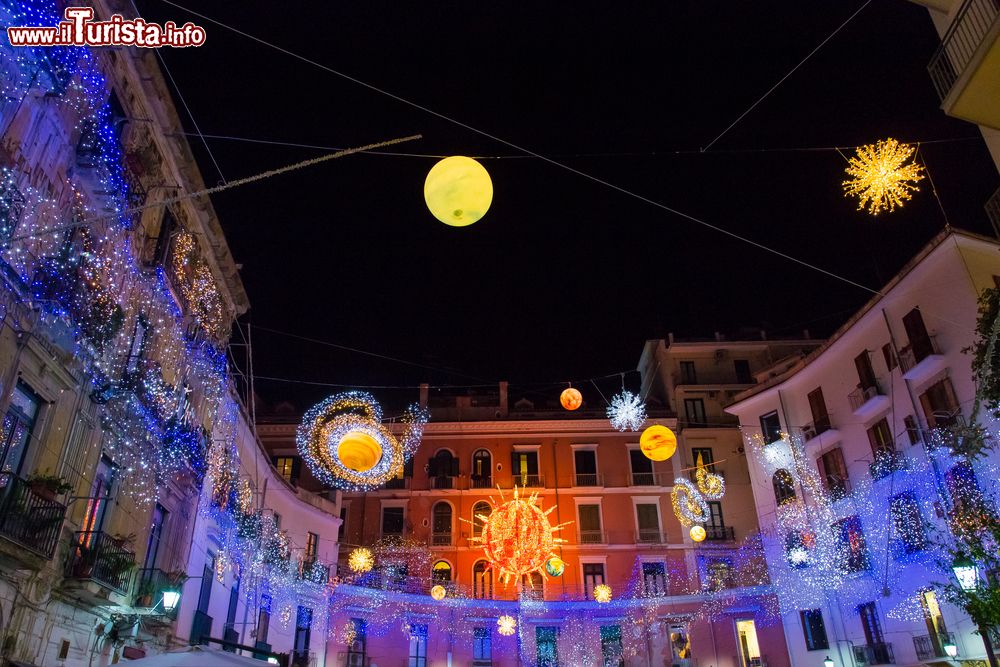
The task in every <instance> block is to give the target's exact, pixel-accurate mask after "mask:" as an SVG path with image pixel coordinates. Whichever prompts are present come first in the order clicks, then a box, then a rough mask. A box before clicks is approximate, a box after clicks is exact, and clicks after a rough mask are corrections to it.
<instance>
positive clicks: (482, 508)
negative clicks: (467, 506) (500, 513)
mask: <svg viewBox="0 0 1000 667" xmlns="http://www.w3.org/2000/svg"><path fill="white" fill-rule="evenodd" d="M492 513H493V507H491V506H490V504H489V503H488V502H486V501H485V500H480V501H479V502H478V503H476V504H475V505H473V506H472V536H473V537H479V536H481V535H482V534H483V526H484V525H485V522H484V521H483V520H482V519H480V518H479V517H481V516H485V517H489V515H490V514H492Z"/></svg>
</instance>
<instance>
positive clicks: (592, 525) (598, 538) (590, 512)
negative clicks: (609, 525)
mask: <svg viewBox="0 0 1000 667" xmlns="http://www.w3.org/2000/svg"><path fill="white" fill-rule="evenodd" d="M576 511H577V512H578V513H579V515H580V517H579V518H580V544H600V543H601V542H603V541H604V537H603V535H602V534H601V506H600V505H578V506H577V508H576Z"/></svg>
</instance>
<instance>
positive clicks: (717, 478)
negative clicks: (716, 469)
mask: <svg viewBox="0 0 1000 667" xmlns="http://www.w3.org/2000/svg"><path fill="white" fill-rule="evenodd" d="M694 478H695V481H696V482H697V483H698V490H699V491H701V493H702V495H703V496H705V497H706V498H708V499H709V500H721V499H722V496H724V495H726V480H724V479H723V478H722V475H716V474H715V473H711V472H708V471H706V470H705V469H704V468H698V470H696V471H695V473H694Z"/></svg>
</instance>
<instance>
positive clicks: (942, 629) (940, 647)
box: [920, 591, 948, 657]
mask: <svg viewBox="0 0 1000 667" xmlns="http://www.w3.org/2000/svg"><path fill="white" fill-rule="evenodd" d="M920 606H921V608H922V609H923V611H924V622H925V623H926V624H927V634H928V635H929V636H930V640H931V646H933V647H934V655H936V656H941V657H943V656H944V655H945V652H944V641H945V639H946V633H947V632H948V628H947V627H946V626H945V624H944V616H943V615H942V614H941V607H940V605H938V601H937V596H936V595H935V594H934V591H923V592H921V593H920Z"/></svg>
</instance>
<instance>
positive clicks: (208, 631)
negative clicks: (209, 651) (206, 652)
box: [191, 610, 214, 646]
mask: <svg viewBox="0 0 1000 667" xmlns="http://www.w3.org/2000/svg"><path fill="white" fill-rule="evenodd" d="M213 620H214V619H213V618H212V617H211V616H209V615H208V614H206V613H205V612H203V611H200V610H199V611H196V612H194V620H193V621H192V622H191V643H192V644H205V645H206V646H207V645H208V639H209V638H210V637H211V636H212V621H213Z"/></svg>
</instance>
